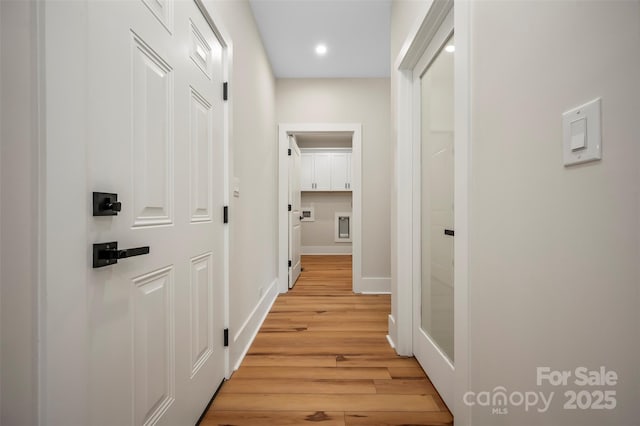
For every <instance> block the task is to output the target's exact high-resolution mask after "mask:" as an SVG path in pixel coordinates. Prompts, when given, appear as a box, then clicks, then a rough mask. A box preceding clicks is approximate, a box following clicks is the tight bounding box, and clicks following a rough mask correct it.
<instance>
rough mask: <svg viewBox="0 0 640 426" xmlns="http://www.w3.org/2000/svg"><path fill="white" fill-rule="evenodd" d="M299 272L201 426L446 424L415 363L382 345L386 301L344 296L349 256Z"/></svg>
mask: <svg viewBox="0 0 640 426" xmlns="http://www.w3.org/2000/svg"><path fill="white" fill-rule="evenodd" d="M302 264H303V268H304V272H303V273H302V275H301V276H300V278H299V280H298V282H297V284H296V286H295V287H294V289H293V290H292V291H290V292H289V293H288V294H286V295H282V296H280V297H278V299H277V300H276V302H275V304H274V305H273V308H272V309H271V312H270V313H269V315H268V316H267V319H266V320H265V323H264V325H263V326H262V328H261V329H260V332H259V333H258V335H257V337H256V339H255V341H254V342H253V345H252V346H251V349H250V350H249V353H248V354H247V356H246V358H245V359H244V361H243V363H242V365H241V366H240V368H239V369H238V371H236V372H235V373H234V374H233V376H232V377H231V379H230V380H229V381H228V382H226V383H225V384H224V385H223V387H222V389H221V390H220V393H219V394H218V396H217V397H216V399H215V400H214V402H213V404H212V406H211V408H210V409H209V411H208V412H207V414H206V416H205V417H204V419H203V420H202V423H201V425H202V426H213V425H227V426H229V425H238V426H241V425H242V426H244V425H246V426H263V425H264V426H278V425H309V424H320V425H323V426H338V425H342V426H351V425H369V426H370V425H409V424H410V425H451V424H452V422H453V418H452V417H451V413H450V412H449V411H448V410H447V408H446V406H445V405H444V404H443V402H442V400H441V399H440V396H439V395H438V394H437V392H436V391H435V389H434V388H433V385H432V384H431V382H430V381H429V379H428V378H427V377H426V376H425V374H424V372H423V371H422V369H421V368H420V367H419V365H418V363H417V362H416V360H415V359H414V358H402V357H399V356H396V355H395V352H394V351H393V350H392V349H391V348H390V347H389V344H388V343H387V340H386V333H387V316H388V314H389V311H390V296H388V295H355V294H353V293H352V292H351V256H303V260H302Z"/></svg>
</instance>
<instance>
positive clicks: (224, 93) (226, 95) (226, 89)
mask: <svg viewBox="0 0 640 426" xmlns="http://www.w3.org/2000/svg"><path fill="white" fill-rule="evenodd" d="M228 99H229V83H228V82H226V81H225V82H224V83H222V100H223V101H226V100H228Z"/></svg>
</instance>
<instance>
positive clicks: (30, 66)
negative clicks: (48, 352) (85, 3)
mask: <svg viewBox="0 0 640 426" xmlns="http://www.w3.org/2000/svg"><path fill="white" fill-rule="evenodd" d="M33 9H34V8H33V4H32V3H31V2H22V1H21V2H18V1H2V2H0V16H1V22H0V63H1V64H2V71H1V73H0V77H1V78H0V93H1V96H0V100H1V106H0V109H1V115H0V123H1V125H0V129H1V134H0V140H1V141H2V151H1V156H0V171H1V174H0V195H1V198H0V206H1V210H0V217H1V219H2V221H1V226H0V234H1V235H2V237H1V238H0V241H1V252H0V264H1V266H2V268H1V269H0V274H1V278H0V283H1V286H0V325H1V327H0V335H1V336H2V344H1V345H0V359H1V361H2V365H1V370H0V395H1V397H2V398H1V402H0V424H3V425H34V424H36V423H37V386H36V384H37V377H36V365H37V315H36V306H37V291H36V288H37V275H36V273H35V271H36V268H35V265H36V264H37V260H38V256H37V204H36V199H37V198H36V197H37V196H38V190H37V176H38V174H37V151H38V150H37V140H36V133H35V131H34V129H35V127H34V125H35V122H36V109H35V106H36V104H35V101H36V92H35V88H36V85H35V84H34V81H35V73H34V67H35V52H36V48H35V35H34V34H35V32H34V30H33V27H32V25H33V24H34V15H33V12H34V10H33Z"/></svg>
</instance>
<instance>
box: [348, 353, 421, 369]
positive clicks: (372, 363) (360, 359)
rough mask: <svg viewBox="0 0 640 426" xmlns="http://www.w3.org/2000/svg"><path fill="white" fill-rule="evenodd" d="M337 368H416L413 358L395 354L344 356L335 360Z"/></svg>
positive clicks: (416, 362) (416, 363)
mask: <svg viewBox="0 0 640 426" xmlns="http://www.w3.org/2000/svg"><path fill="white" fill-rule="evenodd" d="M336 362H337V366H338V367H417V366H418V361H416V359H415V358H413V357H401V356H398V355H396V354H392V355H388V356H384V355H378V356H374V355H344V356H340V357H338V358H337V360H336Z"/></svg>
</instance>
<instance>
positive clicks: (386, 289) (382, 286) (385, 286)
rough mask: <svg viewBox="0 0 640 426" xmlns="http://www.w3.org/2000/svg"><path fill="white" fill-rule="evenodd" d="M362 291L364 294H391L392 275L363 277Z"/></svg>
mask: <svg viewBox="0 0 640 426" xmlns="http://www.w3.org/2000/svg"><path fill="white" fill-rule="evenodd" d="M361 283H362V284H361V286H360V288H361V291H360V293H364V294H390V293H391V278H390V277H362V280H361Z"/></svg>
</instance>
